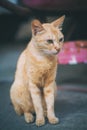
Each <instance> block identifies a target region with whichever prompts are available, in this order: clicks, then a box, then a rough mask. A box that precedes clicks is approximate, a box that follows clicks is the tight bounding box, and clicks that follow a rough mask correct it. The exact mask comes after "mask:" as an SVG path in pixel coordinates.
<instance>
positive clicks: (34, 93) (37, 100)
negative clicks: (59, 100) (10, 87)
mask: <svg viewBox="0 0 87 130" xmlns="http://www.w3.org/2000/svg"><path fill="white" fill-rule="evenodd" d="M29 90H30V93H31V97H32V100H33V104H34V109H35V112H36V125H37V126H42V125H44V124H45V118H44V113H43V107H42V100H41V91H40V89H39V88H38V87H37V86H36V85H35V84H33V83H30V84H29Z"/></svg>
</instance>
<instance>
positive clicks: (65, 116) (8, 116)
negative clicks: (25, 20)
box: [0, 42, 87, 130]
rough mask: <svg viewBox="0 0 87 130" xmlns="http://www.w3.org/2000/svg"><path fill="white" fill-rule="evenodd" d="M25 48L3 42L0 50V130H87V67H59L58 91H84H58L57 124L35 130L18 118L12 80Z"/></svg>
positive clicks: (31, 125)
mask: <svg viewBox="0 0 87 130" xmlns="http://www.w3.org/2000/svg"><path fill="white" fill-rule="evenodd" d="M25 47H26V45H25V44H21V43H20V42H19V43H2V44H1V47H0V66H1V67H0V130H20V129H21V130H36V129H39V130H86V129H87V65H86V64H78V65H71V66H70V65H59V69H58V72H57V78H56V80H57V85H58V86H59V88H61V89H62V88H65V89H66V88H67V87H68V88H72V89H73V88H77V89H84V91H75V90H73V91H68V90H63V91H62V90H61V89H59V91H58V96H57V100H56V103H55V112H56V115H57V116H58V117H59V119H60V123H59V124H58V125H50V124H49V123H48V121H47V120H46V124H45V125H44V126H42V127H36V125H35V123H32V124H26V123H25V121H24V117H23V116H21V117H20V116H18V115H16V113H15V111H14V109H13V106H12V105H11V101H10V97H9V90H10V86H11V84H12V81H13V77H14V72H15V67H16V62H17V59H18V56H19V54H20V53H21V51H22V50H23V49H24V48H25Z"/></svg>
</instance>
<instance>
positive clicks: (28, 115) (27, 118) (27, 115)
mask: <svg viewBox="0 0 87 130" xmlns="http://www.w3.org/2000/svg"><path fill="white" fill-rule="evenodd" d="M24 116H25V121H26V122H27V123H32V122H33V121H34V117H33V115H32V114H31V113H25V114H24Z"/></svg>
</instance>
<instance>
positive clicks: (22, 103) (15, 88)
mask: <svg viewBox="0 0 87 130" xmlns="http://www.w3.org/2000/svg"><path fill="white" fill-rule="evenodd" d="M10 97H11V101H12V104H13V106H14V109H15V111H16V113H17V114H18V115H21V114H24V117H25V121H26V122H27V123H30V122H33V120H34V117H33V115H32V112H34V108H33V104H32V100H31V97H30V94H29V91H28V89H27V87H26V86H24V85H23V83H22V84H21V82H20V83H18V82H14V83H13V85H12V87H11V89H10Z"/></svg>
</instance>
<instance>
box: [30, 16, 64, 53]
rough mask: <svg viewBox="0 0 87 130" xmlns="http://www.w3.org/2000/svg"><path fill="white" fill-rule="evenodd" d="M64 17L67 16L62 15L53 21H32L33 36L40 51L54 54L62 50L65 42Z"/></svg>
mask: <svg viewBox="0 0 87 130" xmlns="http://www.w3.org/2000/svg"><path fill="white" fill-rule="evenodd" d="M64 19H65V16H62V17H60V18H59V19H57V20H55V21H53V22H52V23H44V24H41V22H40V21H39V20H34V21H33V22H32V25H31V27H32V37H33V39H34V41H35V42H34V44H35V46H36V47H37V49H38V50H39V51H41V52H42V53H44V54H47V55H54V54H57V53H58V52H59V51H60V50H61V48H62V46H63V42H64V36H63V34H62V32H61V30H62V24H63V22H64Z"/></svg>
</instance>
